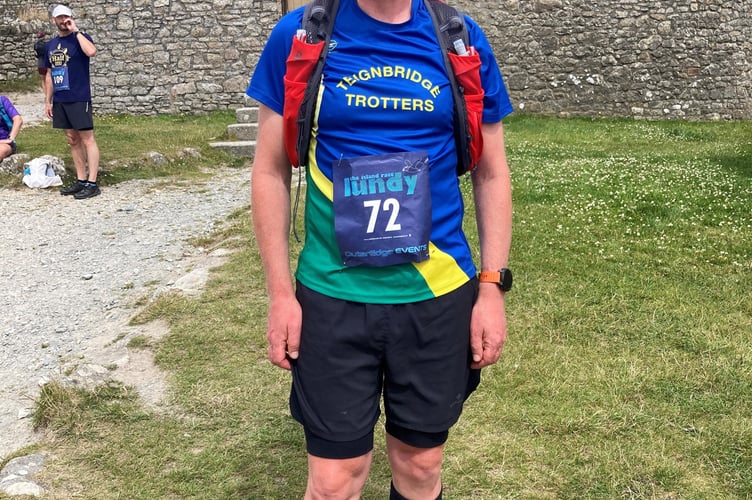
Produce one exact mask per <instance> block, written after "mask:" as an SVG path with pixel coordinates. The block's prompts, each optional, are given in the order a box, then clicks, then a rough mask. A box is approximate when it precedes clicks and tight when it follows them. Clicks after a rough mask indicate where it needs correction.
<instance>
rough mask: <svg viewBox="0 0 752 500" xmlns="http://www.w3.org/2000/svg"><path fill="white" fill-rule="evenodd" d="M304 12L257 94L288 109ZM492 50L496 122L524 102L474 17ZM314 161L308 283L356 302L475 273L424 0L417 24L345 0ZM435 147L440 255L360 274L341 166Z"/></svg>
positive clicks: (300, 270)
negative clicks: (337, 193)
mask: <svg viewBox="0 0 752 500" xmlns="http://www.w3.org/2000/svg"><path fill="white" fill-rule="evenodd" d="M302 16H303V9H302V8H301V9H297V10H295V11H293V12H291V13H289V14H288V15H286V16H284V17H283V18H282V19H281V20H280V22H279V23H278V24H277V26H276V27H275V28H274V29H273V30H272V33H271V35H270V37H269V40H268V42H267V44H266V47H265V48H264V51H263V53H262V55H261V58H260V60H259V63H258V65H257V67H256V70H255V72H254V74H253V77H252V79H251V82H250V85H249V87H248V90H247V94H248V95H249V96H250V97H252V98H254V99H256V100H257V101H259V102H261V103H263V104H264V105H266V106H268V107H270V108H271V109H273V110H274V111H276V112H278V113H279V114H282V112H283V106H284V84H283V77H284V75H285V71H286V69H285V68H286V67H285V61H286V59H287V56H288V54H289V52H290V47H291V45H292V39H293V37H294V36H295V32H296V30H297V29H299V28H300V26H301V21H302ZM466 23H467V28H468V34H469V37H470V41H471V45H473V46H474V47H475V48H476V50H477V51H478V52H479V53H480V55H481V61H482V67H481V81H482V85H483V88H484V91H485V97H484V110H483V121H484V122H486V123H495V122H498V121H500V120H501V119H502V118H503V117H504V116H506V115H507V114H509V113H510V112H511V111H512V105H511V102H510V100H509V97H508V95H507V91H506V88H505V85H504V82H503V79H502V76H501V73H500V71H499V68H498V65H497V62H496V60H495V58H494V54H493V52H492V50H491V47H490V45H489V43H488V40H487V39H486V37H485V35H484V34H483V32H482V30H481V29H480V27H479V26H478V25H477V24H476V23H475V22H474V21H473V20H472V19H470V18H466ZM320 92H321V94H320V95H321V97H320V99H319V104H318V106H319V107H318V110H317V115H316V120H315V122H314V126H313V130H312V137H313V138H312V140H311V148H312V151H313V152H312V154H313V156H312V157H311V156H310V155H309V157H311V158H312V161H309V166H308V170H307V172H306V175H307V179H308V184H307V186H308V187H307V191H306V224H305V227H306V241H305V245H304V248H303V250H302V252H301V255H300V258H299V261H298V267H297V271H296V277H297V279H298V280H300V281H301V282H302V283H303V284H304V285H306V286H307V287H309V288H311V289H313V290H316V291H318V292H320V293H323V294H326V295H329V296H332V297H337V298H341V299H346V300H354V301H360V302H377V303H405V302H414V301H418V300H425V299H429V298H432V297H436V296H440V295H443V294H445V293H448V292H451V291H453V290H455V289H457V288H458V287H460V286H462V285H463V284H464V283H466V282H467V281H468V280H469V279H470V278H471V277H473V276H475V274H476V269H475V265H474V263H473V260H472V255H471V252H470V248H469V245H468V243H467V240H466V239H465V236H464V233H463V231H462V216H463V212H464V206H463V201H462V195H461V193H460V189H459V183H458V179H457V176H456V158H457V157H456V150H455V141H454V127H453V119H452V116H453V112H454V108H453V102H452V92H451V86H450V84H449V79H448V76H447V73H446V69H445V66H444V62H443V59H442V54H441V48H440V46H439V41H438V40H437V37H436V33H435V31H434V28H433V24H432V22H431V18H430V15H429V13H428V11H427V10H426V6H425V5H424V3H423V0H413V2H412V13H411V18H410V20H409V21H407V22H405V23H402V24H387V23H383V22H380V21H377V20H375V19H373V18H371V17H370V16H368V15H367V14H366V13H365V12H363V11H362V10H361V9H360V7H359V6H358V4H357V2H356V1H355V0H342V1H341V2H340V8H339V12H338V13H337V17H336V20H335V26H334V31H333V34H332V41H331V43H330V52H329V54H328V56H327V59H326V64H325V68H324V76H323V87H322V89H321V90H320ZM405 151H425V152H427V153H428V163H429V166H430V192H431V199H432V208H431V233H430V243H429V247H430V248H429V254H430V258H429V259H428V260H426V261H423V262H419V263H405V264H398V265H392V266H387V267H364V266H358V267H348V266H346V265H344V264H343V260H342V256H341V255H340V250H339V247H338V244H337V240H336V237H335V233H334V222H333V221H334V210H333V201H332V200H333V187H332V180H333V178H334V177H333V167H334V164H335V161H336V160H338V159H342V158H353V157H362V156H368V155H383V154H388V153H397V152H405Z"/></svg>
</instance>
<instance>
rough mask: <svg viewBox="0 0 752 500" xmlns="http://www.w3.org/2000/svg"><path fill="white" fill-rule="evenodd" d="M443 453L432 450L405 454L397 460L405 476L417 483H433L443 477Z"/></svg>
mask: <svg viewBox="0 0 752 500" xmlns="http://www.w3.org/2000/svg"><path fill="white" fill-rule="evenodd" d="M442 451H443V450H442V449H441V448H431V449H427V450H420V451H418V452H415V453H408V452H403V453H399V454H398V456H397V457H395V460H396V461H398V462H399V463H400V469H401V472H402V474H403V476H407V477H409V478H411V479H412V480H413V481H414V482H416V483H431V482H433V481H435V480H436V478H438V477H439V476H440V475H441V463H442V458H443V453H442Z"/></svg>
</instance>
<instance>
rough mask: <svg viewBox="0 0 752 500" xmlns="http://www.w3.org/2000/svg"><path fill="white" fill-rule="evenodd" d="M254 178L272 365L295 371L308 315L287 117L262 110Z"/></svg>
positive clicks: (255, 223) (253, 197)
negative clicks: (299, 274)
mask: <svg viewBox="0 0 752 500" xmlns="http://www.w3.org/2000/svg"><path fill="white" fill-rule="evenodd" d="M256 144H257V146H256V155H255V158H254V161H253V171H252V175H251V209H252V213H253V227H254V231H255V234H256V242H257V244H258V247H259V252H260V254H261V262H262V265H263V267H264V274H265V276H266V288H267V292H268V294H269V316H268V324H267V332H266V337H267V340H268V341H269V353H268V354H269V360H270V361H271V362H272V363H274V364H275V365H277V366H279V367H281V368H284V369H287V370H289V369H290V361H289V359H288V358H287V355H288V354H289V357H290V358H293V359H294V358H297V355H298V349H299V346H300V326H301V318H302V313H301V311H300V304H299V303H298V301H297V299H296V298H295V289H294V287H293V280H292V273H291V271H290V248H289V235H290V181H291V178H292V172H291V170H292V167H291V166H290V164H289V162H288V161H287V155H286V154H285V146H284V138H283V131H282V116H281V115H279V114H277V113H276V112H275V111H273V110H272V109H270V108H269V107H267V106H264V105H263V104H262V105H259V130H258V140H257V141H256Z"/></svg>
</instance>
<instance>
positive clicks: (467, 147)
mask: <svg viewBox="0 0 752 500" xmlns="http://www.w3.org/2000/svg"><path fill="white" fill-rule="evenodd" d="M424 1H425V4H426V8H427V9H428V12H429V13H430V15H431V20H432V21H433V27H434V30H435V32H436V36H437V38H438V40H439V45H440V46H441V53H442V56H443V59H444V66H445V67H446V70H447V75H448V76H449V82H450V84H451V88H452V100H453V102H454V138H455V143H456V149H457V175H458V176H460V175H462V174H464V173H465V172H468V171H472V170H473V169H474V168H475V166H476V165H477V163H478V160H479V159H480V155H481V152H482V150H483V136H482V134H481V124H482V118H483V95H484V92H483V87H482V86H481V82H480V66H481V62H480V56H479V54H478V53H477V52H476V51H475V49H474V48H473V47H472V46H471V45H470V40H469V37H468V33H467V27H466V26H465V18H464V16H463V15H462V13H461V12H459V11H458V10H457V9H455V8H454V7H451V6H449V5H447V4H445V3H444V2H443V1H442V0H424ZM338 9H339V0H312V1H311V2H310V3H308V4H307V5H306V7H305V10H304V13H303V22H302V27H301V29H300V30H299V31H298V33H297V34H296V35H295V36H294V38H293V44H292V48H291V49H290V54H289V55H288V57H287V61H286V72H285V104H284V111H283V118H284V138H285V150H286V152H287V158H288V160H289V161H290V164H291V165H293V166H296V167H305V166H307V164H308V148H309V146H310V139H311V129H312V128H313V119H314V114H315V110H316V101H317V99H318V94H319V86H320V85H321V81H322V74H323V71H324V62H325V61H326V56H327V54H328V52H329V50H328V47H329V42H330V40H331V36H332V31H333V29H334V18H335V16H336V13H337V11H338ZM325 47H326V50H324V48H325Z"/></svg>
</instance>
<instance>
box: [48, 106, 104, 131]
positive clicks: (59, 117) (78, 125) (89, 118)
mask: <svg viewBox="0 0 752 500" xmlns="http://www.w3.org/2000/svg"><path fill="white" fill-rule="evenodd" d="M52 128H62V129H73V130H92V129H93V128H94V117H93V115H92V112H91V102H53V104H52Z"/></svg>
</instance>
